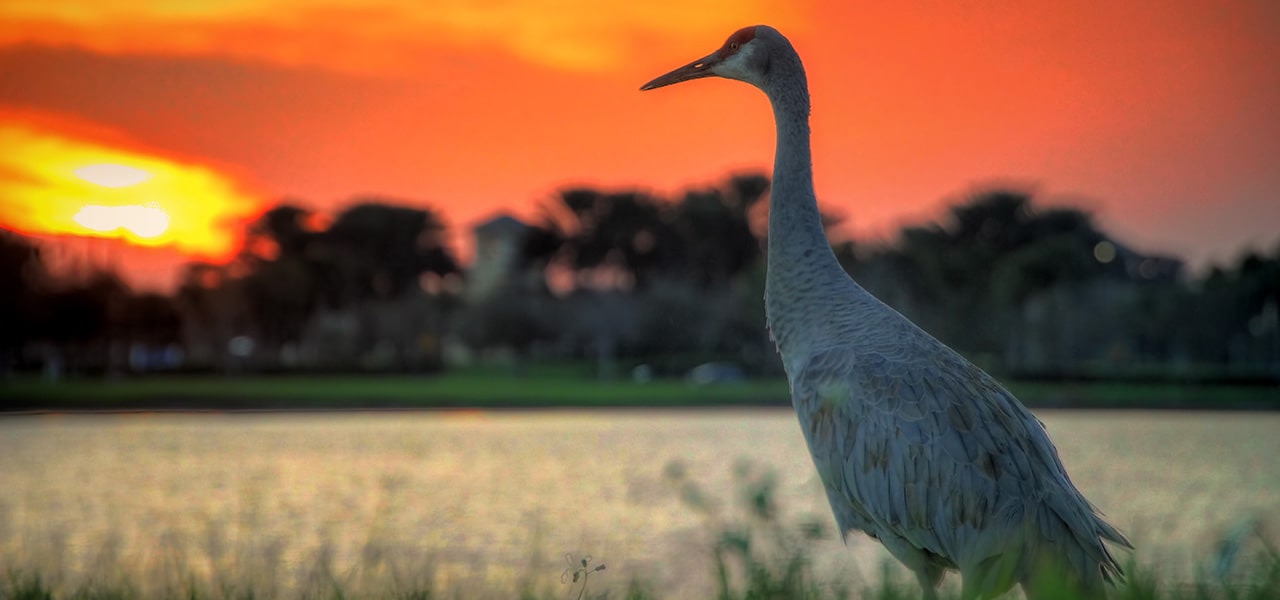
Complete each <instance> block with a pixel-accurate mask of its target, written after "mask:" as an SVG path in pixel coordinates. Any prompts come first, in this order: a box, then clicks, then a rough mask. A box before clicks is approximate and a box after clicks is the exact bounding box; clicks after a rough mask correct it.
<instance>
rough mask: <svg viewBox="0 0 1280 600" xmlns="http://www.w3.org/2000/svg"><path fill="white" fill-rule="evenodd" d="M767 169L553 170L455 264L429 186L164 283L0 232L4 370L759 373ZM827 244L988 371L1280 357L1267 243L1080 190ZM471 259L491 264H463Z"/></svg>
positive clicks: (1279, 279) (369, 202)
mask: <svg viewBox="0 0 1280 600" xmlns="http://www.w3.org/2000/svg"><path fill="white" fill-rule="evenodd" d="M768 187H769V185H768V180H767V179H766V178H765V177H763V176H760V175H754V174H748V175H737V176H733V177H730V178H729V179H728V180H726V181H725V182H723V183H722V184H721V185H719V186H716V187H709V188H699V189H690V190H686V191H684V192H682V193H680V194H678V195H677V196H676V197H674V198H664V197H659V196H656V195H652V194H649V193H646V192H643V191H636V190H626V191H602V190H597V189H590V188H572V189H565V190H562V191H560V192H558V193H557V194H555V195H554V196H553V197H552V198H550V199H548V200H547V201H546V202H545V203H544V204H543V206H542V215H543V216H542V217H541V218H540V219H539V220H538V221H537V222H535V223H531V224H527V225H525V224H519V223H518V222H514V221H511V222H510V223H506V225H507V228H506V229H504V230H503V231H501V232H498V233H494V234H493V235H492V240H491V241H488V242H486V244H487V245H486V247H485V248H484V249H483V250H484V252H485V253H486V254H483V255H479V256H477V259H476V263H475V265H474V266H473V267H472V268H471V271H470V273H468V274H464V272H463V270H462V269H461V268H460V266H459V264H458V261H457V260H456V259H455V256H454V254H453V252H452V250H451V249H450V247H449V244H448V238H447V236H446V233H447V231H446V228H445V225H444V223H443V221H442V220H441V219H440V217H439V216H438V215H437V214H436V213H435V212H434V211H432V210H429V209H425V208H409V207H406V206H401V205H398V204H397V203H395V202H392V201H387V200H385V199H373V198H371V199H360V200H357V201H356V202H355V203H353V204H352V205H351V206H350V207H349V208H348V209H346V210H344V211H342V212H341V213H339V214H337V215H335V216H333V217H326V216H325V215H321V214H315V213H312V212H310V211H308V210H306V209H304V208H301V207H300V206H298V205H297V204H295V203H291V202H283V203H281V204H280V205H278V206H276V207H274V208H272V209H271V210H268V211H267V212H265V213H264V214H263V215H261V217H260V218H258V219H257V220H256V221H254V222H253V223H251V224H250V225H249V226H248V227H247V229H246V231H245V235H244V241H243V244H242V247H241V249H240V251H239V253H238V255H237V256H236V258H235V259H234V260H232V261H231V262H229V263H228V264H217V265H215V264H205V263H194V264H191V265H188V267H187V268H186V270H185V272H184V273H183V275H182V282H181V285H180V286H179V288H178V290H177V291H176V292H175V293H174V294H173V295H172V296H160V295H155V294H134V293H132V292H131V291H130V290H128V289H127V288H126V287H125V286H124V285H123V284H122V283H121V282H120V281H119V279H118V278H116V277H115V276H113V275H111V274H109V273H91V274H85V275H81V276H77V277H62V278H54V277H52V276H50V275H49V273H48V272H47V271H46V270H45V269H44V266H43V264H42V260H41V257H40V252H39V250H38V248H37V247H36V246H35V245H34V244H32V243H31V242H29V241H27V240H25V239H23V238H22V237H21V236H19V235H16V234H13V233H8V232H5V233H4V234H3V235H0V278H2V279H3V281H0V290H3V291H0V311H3V314H4V315H5V320H6V323H5V326H4V327H3V328H0V352H2V353H3V361H4V365H5V369H6V370H11V369H13V368H14V367H21V366H28V367H30V366H33V365H46V366H47V365H48V363H49V361H57V363H58V364H59V367H60V368H67V369H71V370H86V369H87V370H101V369H115V370H128V369H132V370H145V369H146V368H149V367H151V366H154V365H155V364H156V361H155V360H150V359H148V357H152V354H149V352H153V351H154V349H164V348H167V349H169V350H170V351H172V350H174V349H177V350H178V351H180V352H181V355H180V356H181V358H182V360H181V361H180V364H181V365H182V366H183V368H205V369H216V370H223V371H236V370H277V369H280V370H284V369H323V370H352V369H359V370H368V369H374V370H432V369H438V368H442V367H443V366H444V365H446V364H454V363H457V362H467V361H476V360H481V361H483V360H504V361H508V362H511V363H513V364H520V363H521V362H523V361H526V360H530V359H534V360H536V359H593V360H596V361H598V364H599V365H600V371H601V373H603V374H606V375H607V374H612V373H616V372H617V370H618V369H619V366H620V365H621V366H630V365H635V364H640V363H646V364H648V365H650V368H651V369H652V370H654V371H656V372H657V373H659V374H663V373H667V374H676V373H681V372H683V371H685V370H687V369H688V368H690V367H692V366H694V365H697V364H700V363H704V362H708V361H725V362H730V363H733V364H736V365H739V366H741V367H742V368H743V369H745V370H746V371H747V372H753V373H776V372H778V371H779V369H780V366H779V364H778V361H777V357H776V355H775V353H774V352H773V349H772V343H771V342H770V340H769V338H768V334H767V332H766V331H765V329H764V311H763V303H762V302H761V297H762V295H763V291H764V274H765V273H764V267H763V256H764V252H765V244H766V242H767V240H766V239H765V237H764V233H765V223H766V221H767V208H768V207H767V202H764V201H763V200H765V199H766V198H767V192H768ZM826 221H827V223H828V225H829V226H831V225H835V224H836V223H838V219H834V218H827V219H826ZM833 250H834V251H835V253H836V255H837V257H838V258H839V259H840V261H841V263H842V264H843V265H844V266H845V268H846V269H847V270H849V271H850V272H851V273H852V274H853V275H854V276H855V278H856V279H857V280H858V281H859V282H860V283H861V284H862V285H863V286H865V287H867V288H868V289H869V290H870V291H871V292H873V293H874V294H876V295H877V296H879V297H880V298H881V299H883V300H884V301H885V302H887V303H888V304H890V305H891V306H894V307H895V308H897V309H898V310H900V311H901V312H903V313H904V314H906V315H907V316H909V317H911V318H912V319H913V320H915V321H916V322H917V323H919V324H920V325H921V326H923V327H924V328H925V329H927V330H928V331H930V332H932V333H933V334H934V335H935V336H937V337H939V338H940V339H942V340H943V341H945V342H947V343H948V344H951V345H952V346H953V347H956V348H957V349H959V350H961V351H963V352H965V353H967V354H969V355H970V356H971V357H973V358H975V359H976V360H979V361H980V362H983V363H984V364H986V365H988V366H990V367H993V368H997V369H1002V370H1004V371H1006V372H1015V373H1024V374H1040V375H1053V374H1062V375H1073V374H1074V375H1080V374H1098V375H1108V374H1122V375H1130V376H1131V375H1134V374H1141V373H1148V374H1158V375H1160V376H1167V375H1168V374H1170V373H1174V374H1182V375H1184V376H1203V375H1205V374H1208V375H1211V376H1235V375H1248V376H1252V377H1271V378H1274V377H1276V376H1277V373H1280V331H1278V330H1280V326H1278V325H1277V320H1278V319H1277V312H1278V307H1280V245H1278V246H1277V247H1276V248H1273V249H1272V251H1271V253H1270V254H1259V253H1256V252H1249V253H1248V254H1246V255H1245V256H1243V257H1242V258H1241V259H1239V260H1238V261H1237V262H1236V263H1235V264H1233V265H1230V266H1218V267H1214V268H1212V269H1211V270H1210V271H1209V272H1208V273H1207V274H1206V275H1204V276H1202V277H1189V276H1188V274H1187V273H1185V272H1184V269H1183V266H1182V264H1181V262H1180V261H1178V260H1177V259H1174V258H1170V257H1163V256H1156V255H1148V254H1144V253H1141V252H1139V251H1137V250H1134V249H1133V248H1131V247H1129V246H1128V245H1126V244H1124V243H1123V242H1121V241H1119V240H1116V239H1114V238H1112V237H1111V236H1109V235H1107V234H1106V233H1104V232H1102V231H1101V230H1100V229H1099V228H1098V227H1097V224H1096V223H1095V222H1094V220H1093V218H1092V216H1091V215H1090V214H1088V213H1086V212H1083V211H1081V210H1078V209H1075V208H1069V207H1042V206H1037V205H1036V204H1035V203H1034V202H1033V198H1032V196H1031V194H1030V193H1028V192H1025V191H1020V190H1008V189H994V190H984V191H980V192H977V193H974V194H972V195H971V196H969V197H967V198H964V199H962V200H961V201H959V202H956V203H955V204H954V205H953V206H952V207H951V208H950V209H949V210H948V212H947V213H946V214H945V215H944V216H943V217H942V218H941V219H940V220H939V221H938V222H936V223H929V224H924V225H916V226H910V227H906V228H904V229H903V230H902V231H900V232H899V234H898V235H897V236H896V237H895V238H893V239H891V240H888V241H886V242H883V243H878V244H856V243H854V242H852V241H847V240H844V241H837V242H836V243H834V244H833ZM483 269H489V270H490V271H489V275H488V276H489V277H490V279H494V274H495V273H496V274H497V276H496V281H497V283H496V284H492V285H487V287H486V286H481V285H480V280H481V279H482V277H481V271H482V270H483ZM468 276H469V277H471V278H472V281H467V277H468ZM469 286H470V287H469ZM139 348H141V349H142V350H138V349H139ZM161 362H162V363H163V361H161Z"/></svg>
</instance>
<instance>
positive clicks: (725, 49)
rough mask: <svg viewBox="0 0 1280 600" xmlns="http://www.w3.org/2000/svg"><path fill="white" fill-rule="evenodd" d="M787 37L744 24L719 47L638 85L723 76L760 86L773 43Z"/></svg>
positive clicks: (650, 86) (647, 86) (649, 87)
mask: <svg viewBox="0 0 1280 600" xmlns="http://www.w3.org/2000/svg"><path fill="white" fill-rule="evenodd" d="M779 42H781V43H782V44H787V41H786V38H783V37H782V34H780V33H778V32H777V30H775V29H774V28H772V27H769V26H768V25H753V26H751V27H743V28H742V29H739V30H738V31H736V32H734V34H733V35H731V36H729V39H728V40H725V43H724V45H723V46H720V49H719V50H716V51H715V52H712V53H711V54H708V55H707V56H704V57H702V58H699V59H698V60H695V61H693V62H691V63H689V64H687V65H685V66H683V67H680V68H678V69H676V70H674V71H671V72H670V73H667V74H666V75H662V76H660V77H657V78H655V79H654V80H653V81H650V82H649V83H646V84H644V85H643V86H640V89H641V90H652V89H654V88H660V87H663V86H667V85H671V84H673V83H680V82H681V81H689V80H690V79H701V78H703V77H724V78H727V79H737V80H739V81H745V82H747V83H750V84H752V85H754V86H756V87H763V86H764V83H765V79H766V78H767V76H768V74H769V66H770V56H771V54H772V53H773V46H774V45H777V44H778V43H779Z"/></svg>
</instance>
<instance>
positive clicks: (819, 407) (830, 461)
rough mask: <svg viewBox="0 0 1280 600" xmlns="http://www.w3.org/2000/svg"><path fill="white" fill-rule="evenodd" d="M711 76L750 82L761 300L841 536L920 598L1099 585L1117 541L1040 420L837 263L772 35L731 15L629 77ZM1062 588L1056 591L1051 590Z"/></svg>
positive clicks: (803, 131)
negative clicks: (884, 562) (882, 554)
mask: <svg viewBox="0 0 1280 600" xmlns="http://www.w3.org/2000/svg"><path fill="white" fill-rule="evenodd" d="M712 76H717V77H725V78H728V79H736V80H740V81H745V82H747V83H750V84H751V85H754V86H755V87H757V88H759V89H760V90H762V91H764V93H765V95H766V96H768V98H769V102H770V104H771V105H772V107H773V116H774V121H775V124H776V126H777V147H776V152H775V154H774V165H773V192H772V194H771V197H770V201H769V249H768V275H767V278H766V283H765V310H766V314H767V320H768V326H769V331H770V334H771V335H772V336H773V340H774V342H775V343H776V345H777V348H778V352H779V354H780V355H781V356H782V362H783V365H784V367H785V369H786V373H787V380H788V382H789V384H790V387H791V400H792V404H793V405H794V406H795V410H796V414H797V416H798V417H799V420H800V428H801V429H802V430H803V432H804V437H805V439H806V441H807V442H808V445H809V451H810V454H811V455H812V457H813V462H814V464H815V465H816V466H817V470H818V474H819V476H820V478H821V480H822V483H823V486H824V488H825V489H826V494H827V499H828V500H829V501H830V503H831V509H832V512H833V513H834V514H835V519H836V523H837V525H838V526H839V528H840V531H841V534H842V536H845V537H846V539H847V535H848V534H849V533H850V532H852V531H853V530H861V531H863V532H866V533H867V534H869V535H871V537H873V538H876V539H878V540H879V541H880V542H881V543H883V544H884V546H885V547H886V548H887V549H888V550H889V552H890V553H891V554H893V556H895V557H896V558H897V559H898V560H900V561H902V563H903V564H905V565H906V566H907V567H908V568H909V569H911V570H912V571H913V572H914V573H915V575H916V578H917V579H918V580H919V581H920V584H921V586H922V587H923V589H924V594H925V597H926V598H935V597H936V588H937V586H938V584H939V582H940V581H941V580H942V576H943V575H944V573H945V572H946V571H947V570H948V569H954V570H958V571H959V572H960V574H961V577H962V580H963V583H962V591H961V593H962V595H963V596H964V597H965V598H985V597H991V596H995V595H999V594H1001V593H1003V592H1005V591H1006V590H1008V589H1009V588H1011V587H1012V586H1013V585H1014V584H1015V583H1018V584H1020V585H1021V586H1022V588H1023V589H1024V591H1026V593H1027V594H1028V595H1029V596H1034V595H1037V593H1038V592H1037V590H1040V591H1044V590H1043V586H1044V585H1046V582H1049V581H1053V582H1054V583H1053V584H1052V585H1055V586H1056V587H1059V588H1061V587H1069V588H1073V589H1074V591H1075V592H1077V593H1078V594H1080V595H1082V596H1083V597H1088V598H1093V597H1100V596H1101V595H1103V594H1104V591H1105V587H1106V586H1105V585H1104V582H1105V583H1114V582H1115V581H1116V580H1118V579H1119V578H1120V577H1121V570H1120V565H1119V564H1117V562H1116V560H1115V558H1114V557H1113V556H1112V554H1111V553H1110V551H1109V550H1108V549H1107V546H1106V545H1105V543H1104V542H1112V543H1115V544H1119V545H1121V546H1124V547H1126V548H1132V547H1133V546H1132V544H1130V543H1129V541H1128V540H1127V539H1126V538H1125V537H1124V535H1123V534H1121V533H1120V532H1119V531H1118V530H1117V529H1115V528H1114V527H1112V526H1111V525H1109V524H1108V523H1107V522H1106V521H1104V520H1103V519H1102V517H1101V516H1100V515H1099V514H1098V513H1097V512H1096V510H1095V509H1094V508H1093V506H1092V505H1091V504H1090V503H1089V502H1088V500H1086V499H1085V498H1084V496H1083V495H1082V494H1081V493H1080V492H1079V491H1078V490H1077V489H1076V488H1075V486H1074V485H1073V484H1072V483H1071V479H1070V478H1069V477H1068V476H1067V472H1066V470H1065V469H1064V468H1063V466H1062V462H1061V461H1060V460H1059V459H1058V452H1057V449H1056V448H1054V446H1053V443H1052V442H1050V440H1049V436H1048V435H1047V434H1046V433H1045V430H1044V426H1043V424H1042V423H1041V422H1040V421H1039V420H1038V419H1036V418H1035V417H1034V416H1033V415H1032V414H1031V413H1030V411H1028V410H1027V409H1026V407H1024V406H1023V405H1022V404H1021V403H1019V402H1018V400H1017V399H1015V398H1014V397H1013V395H1011V394H1010V393H1009V392H1008V390H1006V389H1005V388H1004V387H1003V386H1002V385H1000V383H999V382H997V381H996V380H995V379H994V378H992V377H991V376H990V375H988V374H987V373H986V372H984V371H982V370H981V369H979V368H978V367H977V366H975V365H974V364H972V363H970V362H969V361H968V360H966V359H964V358H963V357H962V356H960V355H959V354H958V353H956V352H955V351H954V350H952V349H951V348H949V347H947V346H946V345H945V344H943V343H941V342H939V341H938V340H936V339H934V338H933V337H932V336H930V335H929V334H928V333H926V332H924V331H923V330H922V329H920V328H919V327H917V326H916V325H915V324H914V323H912V322H911V321H909V320H908V319H907V318H906V317H903V316H902V315H901V314H899V313H898V312H897V311H895V310H893V309H892V308H890V307H888V306H886V305H885V304H883V303H882V302H880V301H879V300H878V299H876V298H875V297H874V296H872V295H871V294H870V293H868V292H867V291H866V290H864V289H863V288H862V287H861V286H859V285H858V284H857V283H856V282H854V281H853V279H852V278H850V277H849V276H848V275H847V274H846V273H845V272H844V270H843V269H841V267H840V265H839V263H838V262H837V261H836V258H835V255H834V254H832V252H831V249H830V246H829V244H828V242H827V237H826V235H825V233H824V232H823V229H822V222H821V220H820V218H819V214H818V203H817V200H816V197H815V196H814V191H813V174H812V166H811V161H810V154H809V91H808V83H807V81H806V79H805V72H804V67H803V66H802V65H801V62H800V57H799V55H797V54H796V52H795V50H794V49H793V48H792V46H791V43H790V42H789V41H787V39H786V38H785V37H783V36H782V34H780V33H778V31H776V30H775V29H773V28H771V27H768V26H765V25H759V26H754V27H747V28H744V29H741V30H739V31H737V32H736V33H734V34H733V35H732V36H730V37H729V39H728V41H726V42H725V43H724V45H723V46H721V47H720V49H719V50H716V51H715V52H714V53H712V54H710V55H708V56H706V57H704V58H701V59H698V60H696V61H694V62H692V63H689V64H688V65H685V66H683V67H680V68H678V69H676V70H674V71H671V72H670V73H667V74H665V75H662V76H661V77H658V78H656V79H654V80H653V81H650V82H649V83H646V84H645V85H644V86H643V87H641V88H640V89H641V90H651V89H654V88H659V87H663V86H666V85H671V84H673V83H679V82H682V81H688V80H691V79H698V78H702V77H712ZM1056 591H1061V590H1055V592H1056Z"/></svg>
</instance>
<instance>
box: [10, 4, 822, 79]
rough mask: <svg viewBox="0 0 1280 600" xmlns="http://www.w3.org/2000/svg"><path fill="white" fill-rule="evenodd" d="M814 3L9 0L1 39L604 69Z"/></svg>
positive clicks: (402, 67)
mask: <svg viewBox="0 0 1280 600" xmlns="http://www.w3.org/2000/svg"><path fill="white" fill-rule="evenodd" d="M805 4H806V3H795V4H793V5H792V6H793V8H786V9H780V8H779V7H778V6H771V5H770V3H769V2H767V1H765V0H710V1H707V2H697V3H688V2H685V1H683V0H656V1H652V2H623V3H616V4H612V5H610V6H609V7H608V9H607V10H606V9H602V8H601V7H599V6H596V5H594V4H590V5H584V3H583V2H581V1H579V0H548V1H542V2H526V1H519V0H490V1H485V2H476V1H474V0H433V1H430V2H403V1H396V0H372V1H368V0H319V1H307V0H281V1H275V2H262V1H253V0H232V1H229V2H208V3H200V2H167V1H164V0H159V1H152V2H101V1H97V0H67V1H62V2H40V3H22V4H19V5H4V6H0V20H2V21H3V22H4V25H3V26H0V45H16V44H23V43H31V44H39V45H49V46H62V45H72V46H77V47H81V48H85V49H88V50H92V51H95V52H101V53H105V54H169V55H174V54H177V55H194V56H220V57H230V58H234V59H237V60H245V61H261V62H268V63H272V64H278V65H285V66H307V67H320V68H326V69H334V70H340V71H348V72H356V73H364V74H394V73H403V72H405V71H412V70H413V69H414V68H415V66H417V65H420V64H422V63H423V62H429V61H430V59H431V56H432V55H433V54H439V53H440V52H441V50H442V49H462V50H467V49H475V48H479V47H487V48H498V49H502V50H504V51H506V52H508V53H510V54H511V55H513V56H516V57H519V58H521V59H523V60H526V61H529V62H531V63H534V64H539V65H542V66H549V67H554V68H560V69H566V70H574V71H601V70H606V69H609V68H613V67H616V66H618V65H619V64H620V63H622V62H623V61H625V60H627V59H628V58H629V57H631V56H633V55H634V52H635V50H636V49H637V47H638V45H639V44H641V43H647V42H654V41H657V40H665V41H680V42H690V41H697V42H706V40H707V39H709V36H710V37H715V36H721V35H726V34H725V32H726V31H730V30H732V28H734V27H737V26H739V25H741V24H742V23H745V22H747V21H750V20H751V19H750V17H752V16H762V15H765V14H768V15H769V16H770V17H771V19H772V20H773V22H775V23H782V24H792V25H798V24H799V22H801V21H802V20H803V13H804V12H805V9H804V7H805ZM673 15H679V18H672V16H673Z"/></svg>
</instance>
